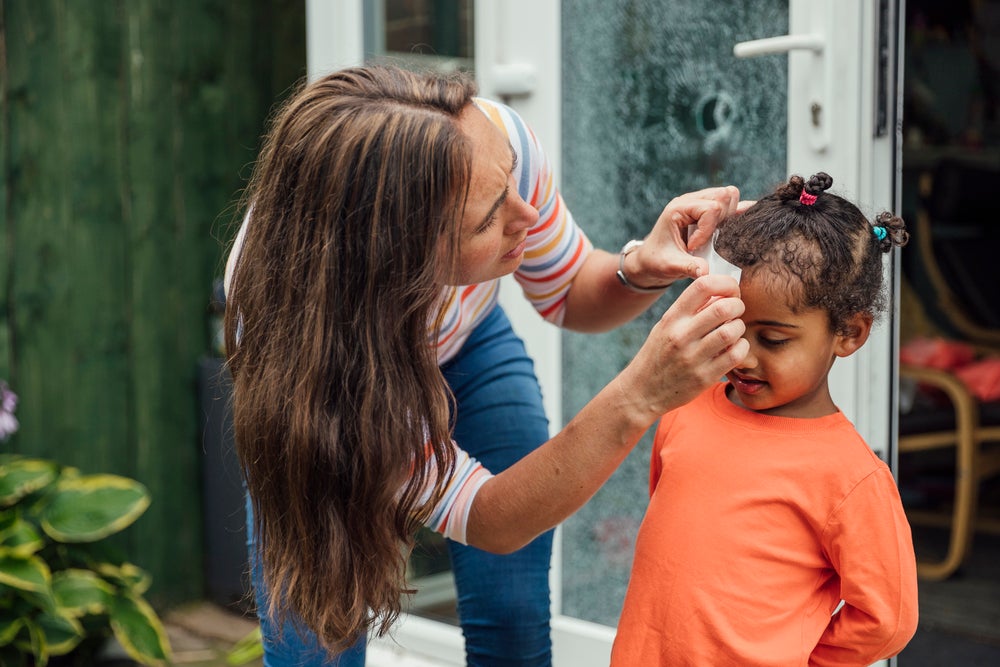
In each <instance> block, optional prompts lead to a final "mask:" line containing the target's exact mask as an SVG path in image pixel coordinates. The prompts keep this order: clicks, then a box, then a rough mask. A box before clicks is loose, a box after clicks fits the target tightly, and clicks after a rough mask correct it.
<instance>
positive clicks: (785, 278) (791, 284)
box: [740, 263, 805, 313]
mask: <svg viewBox="0 0 1000 667" xmlns="http://www.w3.org/2000/svg"><path fill="white" fill-rule="evenodd" d="M740 291H741V292H742V293H743V294H744V300H752V301H756V302H759V304H760V305H770V306H775V307H784V308H785V309H787V310H789V311H791V312H793V313H798V312H800V311H801V310H803V308H804V299H805V286H804V285H803V283H802V279H801V278H799V277H798V276H797V275H795V274H794V273H792V272H791V271H790V270H788V269H787V267H784V266H781V265H778V264H769V263H767V264H758V265H756V266H754V267H751V268H750V269H744V270H743V274H742V276H741V278H740Z"/></svg>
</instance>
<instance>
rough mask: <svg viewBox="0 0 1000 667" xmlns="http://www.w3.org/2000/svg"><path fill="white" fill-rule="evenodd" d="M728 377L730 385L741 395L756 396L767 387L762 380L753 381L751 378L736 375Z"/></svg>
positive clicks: (732, 374)
mask: <svg viewBox="0 0 1000 667" xmlns="http://www.w3.org/2000/svg"><path fill="white" fill-rule="evenodd" d="M728 377H729V381H730V382H731V383H732V385H733V386H734V387H736V390H737V391H739V392H740V393H741V394H756V393H757V392H759V391H761V390H763V389H764V387H766V386H767V383H766V382H764V381H763V380H754V379H753V378H748V377H743V376H741V375H737V374H736V373H730V374H729V376H728Z"/></svg>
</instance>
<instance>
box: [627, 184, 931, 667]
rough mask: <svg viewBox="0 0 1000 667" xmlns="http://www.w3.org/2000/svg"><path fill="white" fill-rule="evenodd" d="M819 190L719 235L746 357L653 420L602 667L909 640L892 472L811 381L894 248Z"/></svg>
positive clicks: (736, 660)
mask: <svg viewBox="0 0 1000 667" xmlns="http://www.w3.org/2000/svg"><path fill="white" fill-rule="evenodd" d="M831 184H832V179H831V178H830V177H829V176H828V175H827V174H824V173H819V174H817V175H815V176H813V177H812V178H810V179H809V181H808V182H805V183H804V182H803V180H802V178H800V177H798V176H793V177H792V178H791V179H790V180H789V182H788V183H787V184H785V185H784V186H782V187H780V188H779V189H778V190H777V191H776V192H774V193H773V194H771V195H769V196H768V197H765V198H764V199H762V200H760V201H759V202H757V203H756V204H755V205H754V206H753V207H751V208H750V209H748V210H747V211H746V212H745V213H744V214H743V215H742V216H736V217H734V218H730V219H729V220H727V221H726V223H725V225H724V226H723V227H722V228H720V231H719V232H718V234H719V236H718V239H717V241H716V248H717V250H718V252H719V254H720V255H721V256H722V257H723V258H725V259H727V260H729V261H730V262H732V263H733V264H735V265H736V266H738V267H740V268H741V269H742V278H741V280H740V291H741V297H742V299H743V302H744V304H745V306H746V311H745V313H744V315H743V321H744V322H745V324H746V327H747V328H746V334H745V337H746V339H747V340H748V341H749V343H750V354H749V355H747V357H746V359H745V360H744V362H743V363H742V364H741V365H740V366H738V367H737V368H735V369H733V370H732V371H731V372H730V373H729V374H728V375H727V379H728V382H726V383H719V384H718V385H717V386H715V387H712V388H710V389H709V390H708V391H706V392H705V393H704V394H702V395H701V396H700V397H699V398H697V399H696V400H695V401H693V402H692V403H690V404H689V405H687V406H684V407H681V408H678V409H676V410H674V411H672V412H669V413H667V414H666V415H664V416H663V417H662V419H661V420H660V425H659V427H658V429H657V431H656V438H655V443H654V446H653V457H652V466H651V471H650V491H651V499H650V504H649V508H648V509H647V511H646V517H645V519H644V520H643V524H642V527H641V528H640V530H639V535H638V539H637V542H636V548H635V561H634V563H633V566H632V576H631V581H630V582H629V587H628V593H627V594H626V596H625V603H624V609H623V612H622V617H621V621H620V623H619V626H618V636H617V638H616V640H615V644H614V649H613V653H612V665H613V666H614V667H633V666H635V665H643V666H644V667H645V666H649V665H670V666H672V667H673V666H676V665H697V666H701V665H713V666H716V667H717V666H719V665H740V666H741V667H747V666H749V665H782V666H787V665H858V666H863V665H869V664H871V663H873V662H876V661H878V660H881V659H884V658H887V657H889V656H892V655H895V654H897V653H898V652H899V651H900V650H902V648H903V647H904V646H905V645H906V643H907V642H908V641H909V639H910V638H911V637H912V636H913V633H914V632H915V630H916V626H917V581H916V564H915V559H914V555H913V545H912V542H911V537H910V528H909V525H908V524H907V521H906V517H905V515H904V514H903V507H902V504H901V502H900V499H899V493H898V492H897V489H896V485H895V482H894V480H893V477H892V473H891V472H890V471H889V468H888V467H887V466H886V465H885V464H884V463H883V462H882V461H881V460H880V459H879V458H878V457H877V456H875V454H874V453H873V452H872V450H871V449H870V448H869V447H868V446H867V445H866V443H865V442H864V441H863V440H862V438H861V436H860V435H859V434H858V433H857V431H855V429H854V427H853V426H852V425H851V423H850V422H849V421H848V420H847V418H846V417H845V416H844V415H843V413H841V412H840V411H839V410H838V409H837V406H836V405H834V403H833V400H832V399H831V397H830V390H829V386H828V382H827V375H828V373H829V371H830V368H831V367H832V365H833V362H834V359H835V358H836V357H847V356H849V355H851V354H853V353H854V352H855V351H856V350H858V349H859V348H860V347H861V346H862V345H863V344H864V343H865V340H866V339H867V338H868V334H869V332H870V331H871V326H872V321H873V319H874V318H875V316H876V315H877V314H879V313H880V311H881V310H883V309H884V307H885V302H886V298H885V294H884V291H883V284H882V261H881V255H882V253H885V252H888V251H889V250H891V249H892V248H893V247H894V246H902V245H905V244H906V241H907V238H908V235H907V232H906V229H905V225H904V224H903V221H902V220H901V219H900V218H898V217H894V216H892V215H891V214H888V213H883V214H881V215H880V216H879V217H878V218H877V220H876V221H875V223H874V225H873V224H871V223H869V222H868V220H867V219H866V218H865V217H864V215H863V214H862V213H861V211H859V210H858V208H857V207H856V206H854V205H853V204H851V203H850V202H848V201H846V200H844V199H842V198H841V197H838V196H836V195H833V194H827V193H825V192H824V191H825V190H827V189H828V188H829V187H830V185H831ZM841 601H843V606H841V607H840V608H839V610H838V605H840V604H841Z"/></svg>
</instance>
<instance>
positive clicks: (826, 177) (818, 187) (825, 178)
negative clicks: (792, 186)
mask: <svg viewBox="0 0 1000 667" xmlns="http://www.w3.org/2000/svg"><path fill="white" fill-rule="evenodd" d="M831 185H833V177H832V176H830V174H828V173H826V172H825V171H820V172H817V173H815V174H813V175H812V176H810V177H809V180H808V181H806V182H805V185H803V186H802V189H803V190H804V191H805V192H808V193H809V194H811V195H818V194H819V193H821V192H825V191H826V190H829V189H830V186H831Z"/></svg>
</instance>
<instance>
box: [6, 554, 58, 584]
mask: <svg viewBox="0 0 1000 667" xmlns="http://www.w3.org/2000/svg"><path fill="white" fill-rule="evenodd" d="M51 581H52V573H51V572H50V571H49V566H48V565H46V564H45V561H43V560H42V559H41V558H38V557H37V556H28V557H27V558H18V557H16V556H4V557H0V584H6V585H8V586H10V587H11V588H17V589H19V590H22V591H31V592H35V593H43V592H47V591H48V590H49V585H50V583H51Z"/></svg>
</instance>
